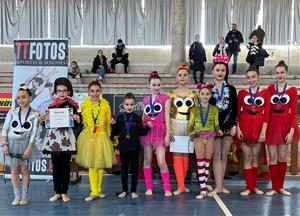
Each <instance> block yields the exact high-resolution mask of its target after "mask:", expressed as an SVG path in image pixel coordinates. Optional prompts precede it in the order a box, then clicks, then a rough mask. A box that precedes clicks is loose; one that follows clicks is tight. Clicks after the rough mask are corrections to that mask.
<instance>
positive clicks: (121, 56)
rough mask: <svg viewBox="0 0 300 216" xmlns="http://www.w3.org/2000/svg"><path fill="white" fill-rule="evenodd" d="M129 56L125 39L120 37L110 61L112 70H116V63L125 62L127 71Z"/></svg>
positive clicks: (125, 70)
mask: <svg viewBox="0 0 300 216" xmlns="http://www.w3.org/2000/svg"><path fill="white" fill-rule="evenodd" d="M128 56H129V53H128V49H127V48H126V47H125V44H124V43H123V41H122V40H121V39H119V40H118V43H117V45H116V46H115V47H114V49H113V52H112V57H113V59H112V60H111V61H110V63H111V69H112V72H114V70H115V66H116V64H119V63H122V64H124V72H125V73H127V72H128V71H127V68H128V65H129V61H128Z"/></svg>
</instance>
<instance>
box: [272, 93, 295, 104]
mask: <svg viewBox="0 0 300 216" xmlns="http://www.w3.org/2000/svg"><path fill="white" fill-rule="evenodd" d="M289 102H290V96H288V95H286V94H285V95H282V96H278V95H273V96H272V97H271V103H272V104H288V103H289Z"/></svg>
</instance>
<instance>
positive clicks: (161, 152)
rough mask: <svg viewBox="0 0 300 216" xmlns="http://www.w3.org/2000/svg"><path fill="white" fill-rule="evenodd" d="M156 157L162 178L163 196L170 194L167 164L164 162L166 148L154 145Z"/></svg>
mask: <svg viewBox="0 0 300 216" xmlns="http://www.w3.org/2000/svg"><path fill="white" fill-rule="evenodd" d="M155 149H156V158H157V164H158V166H159V169H160V174H161V177H162V179H163V184H164V185H163V186H164V191H165V196H172V193H171V185H170V174H169V169H168V165H167V163H166V148H165V147H164V146H163V147H156V148H155Z"/></svg>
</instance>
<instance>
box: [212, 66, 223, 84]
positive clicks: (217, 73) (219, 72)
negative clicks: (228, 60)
mask: <svg viewBox="0 0 300 216" xmlns="http://www.w3.org/2000/svg"><path fill="white" fill-rule="evenodd" d="M212 75H213V77H214V78H215V79H216V80H217V81H223V80H224V79H225V76H226V67H225V65H223V64H217V65H215V67H214V69H213V71H212Z"/></svg>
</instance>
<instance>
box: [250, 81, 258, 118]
mask: <svg viewBox="0 0 300 216" xmlns="http://www.w3.org/2000/svg"><path fill="white" fill-rule="evenodd" d="M258 92H259V86H258V87H257V89H256V93H255V95H257V94H258ZM249 94H250V98H251V111H250V112H251V113H252V114H256V112H255V109H254V101H255V97H254V96H253V94H252V90H251V88H250V87H249Z"/></svg>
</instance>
